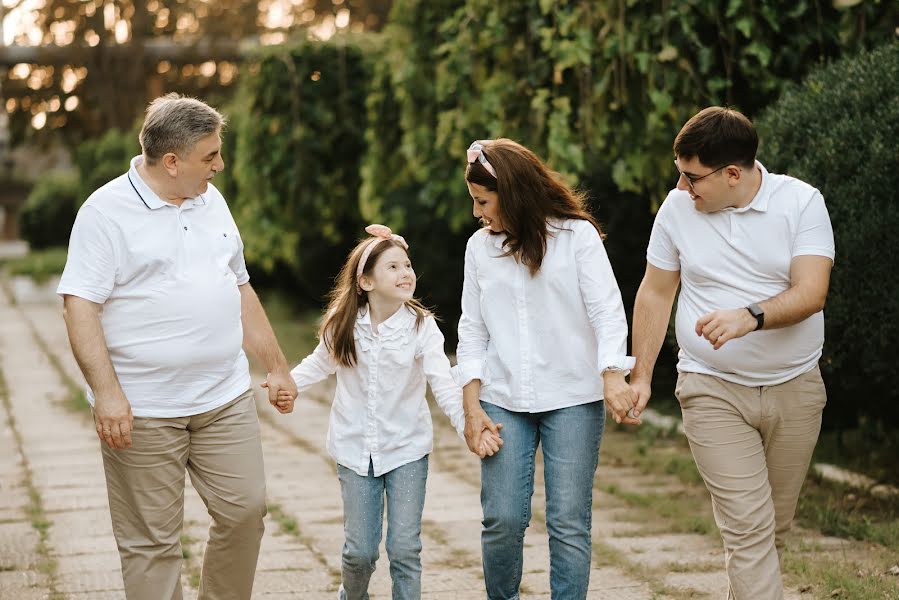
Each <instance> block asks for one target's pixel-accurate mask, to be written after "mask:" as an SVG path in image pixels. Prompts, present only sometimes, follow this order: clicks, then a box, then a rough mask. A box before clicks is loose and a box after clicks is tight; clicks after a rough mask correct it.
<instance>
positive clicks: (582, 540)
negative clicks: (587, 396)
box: [481, 402, 605, 600]
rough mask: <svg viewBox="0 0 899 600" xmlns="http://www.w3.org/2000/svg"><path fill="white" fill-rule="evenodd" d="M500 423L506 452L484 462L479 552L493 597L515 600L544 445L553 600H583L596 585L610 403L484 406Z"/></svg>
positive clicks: (550, 582)
mask: <svg viewBox="0 0 899 600" xmlns="http://www.w3.org/2000/svg"><path fill="white" fill-rule="evenodd" d="M481 406H482V407H483V408H484V411H485V412H486V413H487V414H488V415H489V416H490V418H491V419H493V422H494V423H502V424H503V429H502V432H501V435H502V437H503V447H502V448H501V449H500V451H499V452H498V453H497V454H495V455H493V456H492V457H489V458H486V459H484V460H483V461H481V506H482V507H483V509H484V521H483V530H482V531H481V550H482V553H483V561H484V583H485V584H486V587H487V597H488V598H489V599H490V600H501V599H502V600H517V598H518V593H519V585H520V584H521V573H522V549H523V545H524V531H525V529H527V526H528V523H530V520H531V496H533V494H534V463H535V458H536V454H537V445H538V444H541V445H542V448H543V471H544V480H545V483H546V529H547V531H548V533H549V565H550V566H549V585H550V591H551V594H552V598H553V600H581V599H583V598H586V597H587V586H588V584H589V582H590V561H591V556H592V548H593V546H592V542H591V539H590V526H591V521H592V507H593V476H594V475H595V473H596V465H597V463H598V462H599V444H600V440H601V439H602V432H603V427H604V425H605V405H604V404H603V402H591V403H589V404H582V405H579V406H571V407H569V408H560V409H557V410H552V411H548V412H542V413H522V412H511V411H508V410H505V409H503V408H500V407H498V406H496V405H493V404H488V403H486V402H483V403H481Z"/></svg>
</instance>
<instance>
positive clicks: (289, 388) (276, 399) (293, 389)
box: [262, 373, 297, 415]
mask: <svg viewBox="0 0 899 600" xmlns="http://www.w3.org/2000/svg"><path fill="white" fill-rule="evenodd" d="M262 387H263V388H266V389H268V401H269V402H270V403H271V405H272V406H274V407H275V408H276V409H277V410H278V412H279V413H281V414H282V415H286V414H287V413H290V412H293V403H294V401H295V400H296V399H297V384H296V382H294V380H293V377H291V376H290V374H289V373H269V374H268V379H266V380H265V381H263V382H262Z"/></svg>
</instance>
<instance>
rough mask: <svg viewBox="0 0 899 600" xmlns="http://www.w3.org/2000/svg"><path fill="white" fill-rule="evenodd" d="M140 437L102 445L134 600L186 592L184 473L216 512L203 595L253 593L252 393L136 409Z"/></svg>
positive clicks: (258, 501) (258, 478)
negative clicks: (194, 406) (189, 411)
mask: <svg viewBox="0 0 899 600" xmlns="http://www.w3.org/2000/svg"><path fill="white" fill-rule="evenodd" d="M132 441H133V445H132V447H131V448H129V449H128V450H111V449H109V448H108V447H106V445H105V444H104V445H102V449H103V464H104V467H105V470H106V488H107V491H108V493H109V511H110V514H111V516H112V528H113V532H114V533H115V537H116V542H117V543H118V547H119V555H120V556H121V560H122V576H123V578H124V580H125V594H126V596H127V598H128V600H180V599H181V597H182V596H181V593H182V592H181V563H182V556H181V531H182V525H183V519H184V472H185V470H187V471H188V472H189V473H190V480H191V482H192V483H193V485H194V487H195V488H196V490H197V492H199V494H200V497H201V498H202V499H203V502H204V503H205V504H206V508H207V509H208V510H209V514H210V516H211V517H212V525H211V527H210V529H209V541H208V542H207V544H206V555H205V557H204V559H203V572H202V577H201V580H200V592H199V598H200V599H201V600H231V599H234V600H238V599H239V600H249V598H250V594H251V593H252V590H253V577H254V575H255V572H256V559H257V558H258V555H259V544H260V542H261V540H262V532H263V528H264V526H263V523H262V519H263V517H264V516H265V512H266V508H265V474H264V472H263V466H262V445H261V439H260V435H259V422H258V420H257V417H256V404H255V402H254V400H253V392H252V391H247V392H246V393H244V394H242V395H241V396H240V397H238V398H237V399H236V400H234V401H232V402H229V403H228V404H226V405H224V406H222V407H220V408H217V409H214V410H211V411H209V412H205V413H202V414H199V415H192V416H189V417H179V418H170V419H156V418H147V417H135V419H134V431H133V433H132Z"/></svg>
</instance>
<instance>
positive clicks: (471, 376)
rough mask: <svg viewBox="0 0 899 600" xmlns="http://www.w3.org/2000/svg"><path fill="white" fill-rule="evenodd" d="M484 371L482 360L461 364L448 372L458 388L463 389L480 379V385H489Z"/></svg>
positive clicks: (484, 366) (484, 365)
mask: <svg viewBox="0 0 899 600" xmlns="http://www.w3.org/2000/svg"><path fill="white" fill-rule="evenodd" d="M486 371H487V369H486V363H485V361H482V360H469V361H465V362H461V363H459V364H457V365H456V366H455V367H453V368H452V369H451V370H450V372H451V373H452V375H453V379H454V380H455V382H456V385H458V386H459V387H465V386H466V385H468V384H469V383H471V382H472V381H473V380H475V379H480V380H481V384H482V385H485V384H487V383H489V380H488V379H487V377H486Z"/></svg>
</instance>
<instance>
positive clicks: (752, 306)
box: [746, 304, 765, 318]
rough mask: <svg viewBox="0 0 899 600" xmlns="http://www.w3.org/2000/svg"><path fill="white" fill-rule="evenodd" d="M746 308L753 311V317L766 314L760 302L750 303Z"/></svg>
mask: <svg viewBox="0 0 899 600" xmlns="http://www.w3.org/2000/svg"><path fill="white" fill-rule="evenodd" d="M746 308H747V309H749V312H751V313H752V316H753V317H756V318H758V317H759V316H761V315H763V314H765V313H764V312H763V311H762V309H761V307H760V306H759V305H758V304H750V305H749V306H747V307H746Z"/></svg>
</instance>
